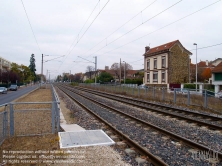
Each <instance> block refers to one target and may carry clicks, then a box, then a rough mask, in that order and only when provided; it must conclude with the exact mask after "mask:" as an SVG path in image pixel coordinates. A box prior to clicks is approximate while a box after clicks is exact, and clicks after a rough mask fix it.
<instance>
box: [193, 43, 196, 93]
mask: <svg viewBox="0 0 222 166" xmlns="http://www.w3.org/2000/svg"><path fill="white" fill-rule="evenodd" d="M193 45H195V46H196V92H197V44H196V43H193Z"/></svg>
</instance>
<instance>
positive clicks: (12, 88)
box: [9, 85, 18, 91]
mask: <svg viewBox="0 0 222 166" xmlns="http://www.w3.org/2000/svg"><path fill="white" fill-rule="evenodd" d="M9 89H10V90H14V91H16V90H18V86H17V85H11V86H10V88H9Z"/></svg>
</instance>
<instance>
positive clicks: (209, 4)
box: [97, 0, 221, 56]
mask: <svg viewBox="0 0 222 166" xmlns="http://www.w3.org/2000/svg"><path fill="white" fill-rule="evenodd" d="M219 1H221V0H218V1H215V2H213V3H211V4H209V5H207V6H205V7H203V8H201V9H198V10H197V11H195V12H192V13H190V14H188V15H186V16H184V17H181V18H179V19H177V20H176V21H173V22H171V23H169V24H167V25H164V26H163V27H161V28H159V29H157V30H154V31H152V32H150V33H148V34H145V35H143V36H141V37H139V38H136V39H134V40H132V41H130V42H128V43H126V44H123V45H121V46H119V47H116V48H114V49H111V50H109V51H107V52H104V53H102V54H100V55H97V56H101V55H104V54H107V53H110V52H113V51H114V50H117V49H120V48H122V47H124V46H126V45H128V44H130V43H133V42H135V41H137V40H140V39H142V38H144V37H146V36H148V35H150V34H153V33H155V32H157V31H159V30H162V29H164V28H166V27H168V26H170V25H173V24H175V23H177V22H179V21H181V20H183V19H185V18H187V17H189V16H191V15H193V14H196V13H197V12H200V11H201V10H204V9H206V8H208V7H210V6H212V5H214V4H216V3H218V2H219Z"/></svg>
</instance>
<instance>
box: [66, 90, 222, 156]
mask: <svg viewBox="0 0 222 166" xmlns="http://www.w3.org/2000/svg"><path fill="white" fill-rule="evenodd" d="M69 91H72V92H73V90H69ZM73 93H76V94H78V95H80V96H82V97H84V98H87V99H88V100H90V101H93V102H95V103H97V104H98V105H100V106H102V107H104V108H108V109H111V110H113V111H116V112H118V113H120V114H122V115H124V116H128V117H130V118H131V119H134V120H136V121H138V122H140V123H142V124H145V125H148V126H149V127H152V128H154V129H156V130H158V131H160V132H161V133H163V134H164V135H169V136H170V137H171V138H173V139H176V140H178V141H182V142H184V143H185V144H186V145H189V146H191V147H193V148H197V149H200V150H204V151H209V147H207V146H204V145H201V144H198V143H196V142H193V141H191V140H189V139H187V138H184V137H181V136H179V135H177V134H174V133H172V132H170V131H167V130H165V129H163V128H160V127H158V126H155V125H153V124H151V123H148V122H146V121H144V120H141V119H138V118H136V117H133V116H131V115H128V114H126V113H124V112H122V111H119V110H117V109H115V108H112V107H110V106H107V105H105V104H102V103H100V102H98V101H96V100H93V99H91V98H89V97H86V96H84V95H83V94H81V93H77V92H73ZM212 151H213V152H214V153H216V154H218V157H219V158H220V159H222V153H221V152H217V151H214V150H212Z"/></svg>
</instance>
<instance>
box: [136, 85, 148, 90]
mask: <svg viewBox="0 0 222 166" xmlns="http://www.w3.org/2000/svg"><path fill="white" fill-rule="evenodd" d="M138 87H139V88H140V89H147V88H148V86H146V84H142V85H139V86H138Z"/></svg>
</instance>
